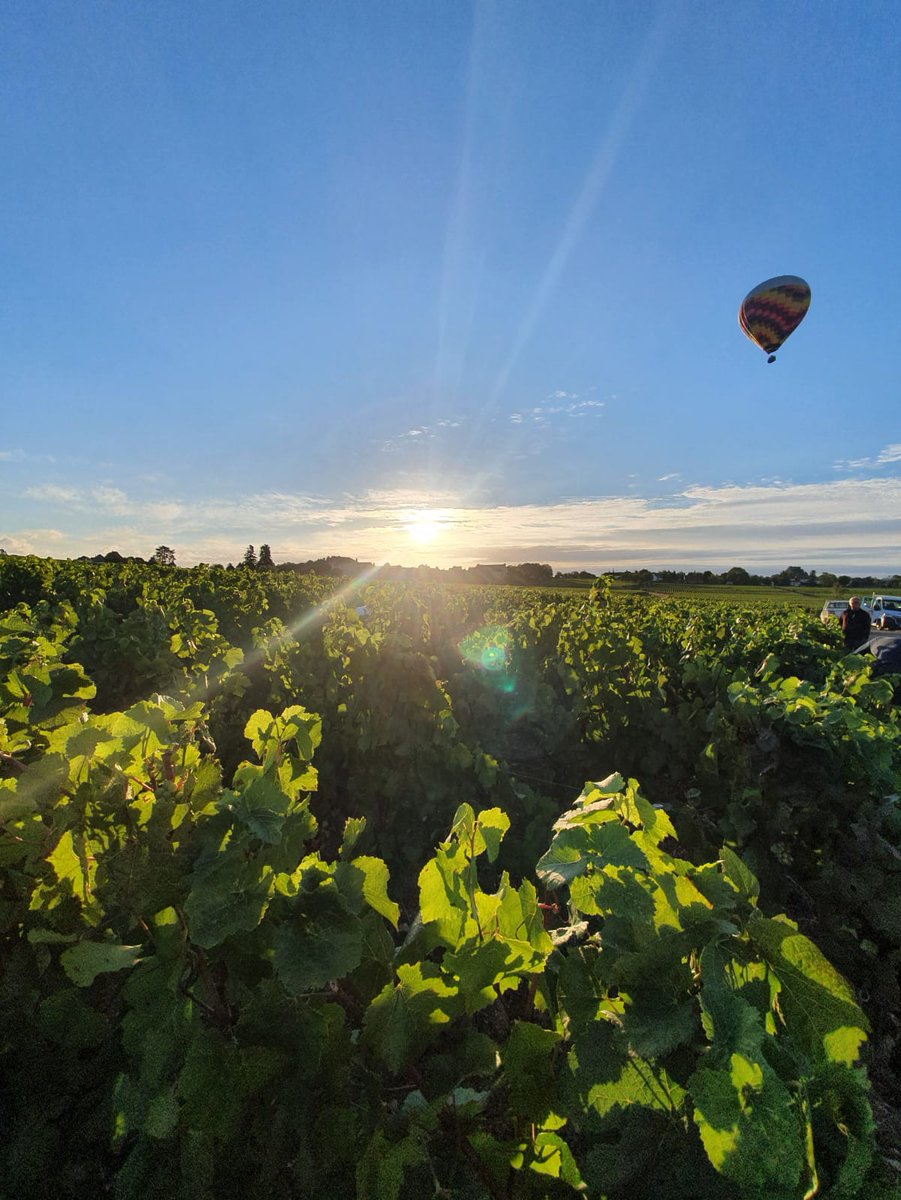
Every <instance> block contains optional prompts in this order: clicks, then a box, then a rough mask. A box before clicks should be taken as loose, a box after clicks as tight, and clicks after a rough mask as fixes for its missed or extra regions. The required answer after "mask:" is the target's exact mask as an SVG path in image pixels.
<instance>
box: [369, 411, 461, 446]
mask: <svg viewBox="0 0 901 1200" xmlns="http://www.w3.org/2000/svg"><path fill="white" fill-rule="evenodd" d="M462 424H463V418H462V417H441V418H439V419H438V420H437V421H434V422H432V423H431V424H429V425H414V426H413V427H412V428H411V429H407V430H406V431H405V432H404V433H398V434H396V435H395V436H394V437H390V438H388V439H386V440H385V441H384V442H382V443H381V445H380V447H379V448H380V449H381V450H382V452H383V453H391V452H392V451H396V450H402V449H403V448H405V447H407V446H413V445H417V444H418V445H422V444H423V443H424V442H427V441H431V440H434V439H435V438H437V437H440V436H441V435H442V434H443V433H445V432H446V431H447V430H449V429H457V428H459V426H460V425H462Z"/></svg>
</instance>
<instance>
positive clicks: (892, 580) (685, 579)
mask: <svg viewBox="0 0 901 1200" xmlns="http://www.w3.org/2000/svg"><path fill="white" fill-rule="evenodd" d="M6 555H7V552H6V550H4V549H2V548H0V556H6ZM9 557H13V558H14V557H17V556H16V555H10V556H9ZM78 561H79V562H94V563H143V562H150V563H154V564H156V565H157V566H161V567H174V566H175V565H176V559H175V551H174V550H173V549H172V547H171V546H157V548H156V550H155V551H154V553H153V555H152V556H151V557H150V558H149V559H144V558H141V557H139V556H138V555H134V554H130V555H124V554H120V553H119V551H118V550H110V551H109V552H108V553H106V554H94V555H91V556H89V555H87V554H82V555H81V556H80V558H79V559H78ZM213 565H214V566H220V567H221V565H222V564H221V563H215V564H213ZM226 569H227V570H230V571H234V570H249V571H293V572H296V573H297V574H299V575H307V574H311V573H312V574H315V575H326V576H331V577H332V578H336V579H352V578H356V577H358V576H360V575H362V574H364V573H366V572H368V571H373V572H374V571H375V564H374V563H371V562H364V561H361V560H359V559H356V558H348V557H347V556H346V555H343V554H329V555H327V556H326V557H324V558H311V559H306V560H305V561H303V562H283V563H276V562H275V561H274V559H273V557H272V549H271V547H270V546H269V545H268V544H267V543H265V542H264V543H263V544H262V545H261V546H260V551H259V554H257V552H256V550H255V549H254V547H253V546H248V547H247V549H246V550H245V551H244V557H243V558H242V559H241V561H240V562H239V563H238V565H237V566H235V564H233V563H229V564H228V566H227V568H226ZM605 575H610V576H613V577H614V578H615V579H617V580H619V581H621V582H623V583H632V584H635V585H636V586H637V587H641V588H646V587H650V586H652V585H653V584H655V583H662V584H672V583H688V584H705V583H706V584H719V585H721V586H722V585H732V586H736V587H737V586H741V587H831V588H836V589H838V588H841V589H843V590H847V589H849V588H850V589H852V590H854V589H860V590H863V589H867V588H881V589H883V590H885V591H893V592H901V574H896V575H889V576H887V577H882V578H880V577H879V576H876V575H836V574H834V573H833V572H832V571H820V572H817V571H808V570H806V569H805V568H804V567H794V566H793V567H786V568H785V570H783V571H777V572H775V573H774V574H773V575H756V574H753V573H752V572H750V571H748V570H746V569H745V568H744V567H730V568H729V569H728V570H727V571H723V572H721V573H717V572H716V571H709V570H707V571H673V570H661V571H651V570H648V568H647V567H641V568H640V569H637V570H634V571H628V570H627V571H617V570H615V569H611V570H609V571H598V572H593V571H586V570H578V571H556V572H555V571H554V569H553V567H551V566H550V564H549V563H537V562H526V563H516V564H509V563H479V564H477V565H476V566H474V567H430V566H426V565H425V564H423V565H421V566H418V567H400V566H394V565H392V564H391V563H386V564H385V565H383V566H381V567H379V569H378V576H379V578H380V579H387V580H393V581H401V580H410V579H412V580H418V581H431V582H434V583H439V582H441V581H445V582H450V583H507V584H519V585H521V586H527V587H541V586H547V585H548V584H558V585H559V584H572V583H591V582H592V581H593V580H595V579H598V578H601V577H602V576H605Z"/></svg>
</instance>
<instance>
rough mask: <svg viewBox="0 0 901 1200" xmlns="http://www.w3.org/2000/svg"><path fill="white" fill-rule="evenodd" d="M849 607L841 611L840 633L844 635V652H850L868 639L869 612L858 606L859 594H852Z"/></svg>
mask: <svg viewBox="0 0 901 1200" xmlns="http://www.w3.org/2000/svg"><path fill="white" fill-rule="evenodd" d="M848 604H849V606H850V607H849V608H846V609H845V611H844V612H843V613H842V633H844V635H845V653H846V654H850V653H851V652H852V651H853V650H856V649H857V648H858V646H862V645H863V644H864V642H868V641H869V640H870V614H869V613H868V612H867V611H866V610H865V609H863V608H861V607H860V596H852V597H851V599H850V600H849V601H848Z"/></svg>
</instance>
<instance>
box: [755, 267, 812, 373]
mask: <svg viewBox="0 0 901 1200" xmlns="http://www.w3.org/2000/svg"><path fill="white" fill-rule="evenodd" d="M808 308H810V285H809V284H807V283H805V282H804V280H803V279H799V278H798V276H797V275H778V276H777V277H776V278H775V279H768V280H767V281H766V283H761V284H759V285H758V286H757V287H756V288H754V289H753V290H752V291H750V292H748V294H747V296H745V298H744V300H742V302H741V308H740V309H739V311H738V323H739V325H741V327H742V329H743V330H744V332H745V333H746V334H747V335H748V337H749V338H750V339H751V341H752V342H756V343H757V345H758V346H759V347H760V348H761V350H765V351H766V353H767V354H768V355H769V358H768V359H767V362H775V361H776V354H775V351H776V350H778V349H779V347H780V346H781V345H782V343H783V342H784V341H785V339H786V338H787V337H788V336H789V334H791V333H793V332H794V331H795V330H796V329H797V328H798V326H799V325H800V324H801V322H802V321H803V320H804V317H805V316H806V314H807V310H808Z"/></svg>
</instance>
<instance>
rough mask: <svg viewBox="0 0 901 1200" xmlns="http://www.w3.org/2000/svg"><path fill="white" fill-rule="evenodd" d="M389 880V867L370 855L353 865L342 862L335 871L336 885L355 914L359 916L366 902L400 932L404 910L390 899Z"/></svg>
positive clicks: (357, 859)
mask: <svg viewBox="0 0 901 1200" xmlns="http://www.w3.org/2000/svg"><path fill="white" fill-rule="evenodd" d="M388 878H389V875H388V866H387V864H386V863H385V862H383V861H382V859H380V858H371V857H370V856H369V855H360V857H358V858H355V859H354V860H353V861H352V862H340V863H338V865H337V866H336V867H335V883H336V884H337V885H338V890H339V891H340V892H341V893H342V894H343V895H347V896H348V897H349V898H350V899H351V901H352V904H353V908H352V911H355V912H357V913H359V912H360V911H361V909H362V904H363V902H365V903H366V904H368V905H369V907H370V908H372V909H375V911H376V912H377V913H379V914H380V915H381V916H383V917H384V918H385V919H386V920H388V921H390V922H391V924H392V925H393V926H394V928H395V929H396V928H397V922H398V921H399V920H400V907H399V905H397V904H396V903H395V902H394V901H393V900H392V899H391V898H390V897H389V895H388Z"/></svg>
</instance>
